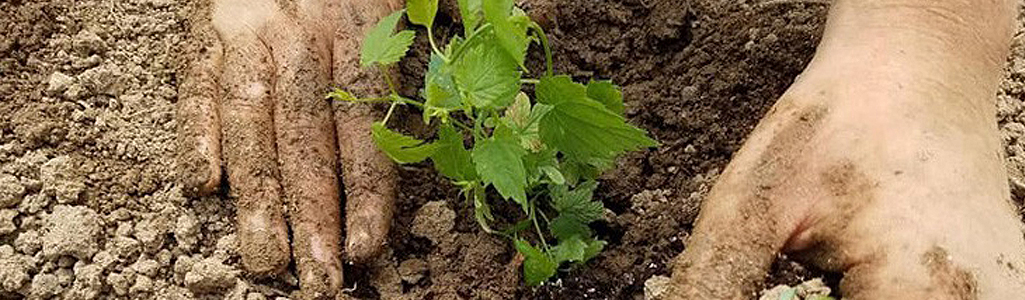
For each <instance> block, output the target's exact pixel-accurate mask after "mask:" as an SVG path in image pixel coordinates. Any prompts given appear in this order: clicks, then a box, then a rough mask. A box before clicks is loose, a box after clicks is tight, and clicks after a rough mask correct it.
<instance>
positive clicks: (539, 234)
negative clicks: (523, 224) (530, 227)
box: [529, 203, 548, 252]
mask: <svg viewBox="0 0 1025 300" xmlns="http://www.w3.org/2000/svg"><path fill="white" fill-rule="evenodd" d="M536 211H537V207H536V206H534V203H530V216H529V218H530V220H531V221H533V222H534V229H536V230H537V239H538V240H541V246H544V248H545V252H548V242H546V241H545V235H544V233H542V232H541V225H538V224H537V216H536V213H535V212H536Z"/></svg>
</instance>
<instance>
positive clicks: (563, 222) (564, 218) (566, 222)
mask: <svg viewBox="0 0 1025 300" xmlns="http://www.w3.org/2000/svg"><path fill="white" fill-rule="evenodd" d="M548 231H550V232H551V233H552V235H553V236H555V238H556V239H558V240H560V241H562V240H567V239H571V238H573V237H575V236H591V228H590V227H588V226H587V223H584V222H580V220H579V219H577V218H574V217H571V216H568V215H559V216H558V217H555V218H554V219H552V222H551V223H548Z"/></svg>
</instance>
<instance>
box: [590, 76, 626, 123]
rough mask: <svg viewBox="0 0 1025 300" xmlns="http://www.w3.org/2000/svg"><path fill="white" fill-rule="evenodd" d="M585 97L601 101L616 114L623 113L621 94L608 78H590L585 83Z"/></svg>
mask: <svg viewBox="0 0 1025 300" xmlns="http://www.w3.org/2000/svg"><path fill="white" fill-rule="evenodd" d="M587 97H589V98H591V99H594V100H597V101H598V102H601V104H602V105H605V108H608V109H609V110H611V111H612V112H614V113H616V114H617V115H620V116H622V115H623V94H622V93H621V92H620V91H619V87H618V86H616V85H614V84H612V81H609V80H597V81H596V80H591V81H590V82H588V83H587Z"/></svg>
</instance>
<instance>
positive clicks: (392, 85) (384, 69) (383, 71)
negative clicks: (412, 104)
mask: <svg viewBox="0 0 1025 300" xmlns="http://www.w3.org/2000/svg"><path fill="white" fill-rule="evenodd" d="M380 67H381V74H382V75H384V81H385V82H387V83H388V89H389V90H391V94H392V95H395V96H398V95H399V91H398V90H397V89H396V88H395V83H392V80H391V75H388V73H391V72H388V68H387V67H385V66H380Z"/></svg>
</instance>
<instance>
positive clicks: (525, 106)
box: [502, 92, 530, 130]
mask: <svg viewBox="0 0 1025 300" xmlns="http://www.w3.org/2000/svg"><path fill="white" fill-rule="evenodd" d="M502 118H503V119H505V120H507V121H508V122H509V123H511V124H512V125H515V126H516V128H517V129H520V130H523V129H525V128H524V126H526V125H527V121H529V120H530V98H528V97H527V94H525V93H523V92H519V93H518V94H516V98H514V100H513V103H512V105H510V106H509V107H508V108H506V110H505V115H504V116H502Z"/></svg>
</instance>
